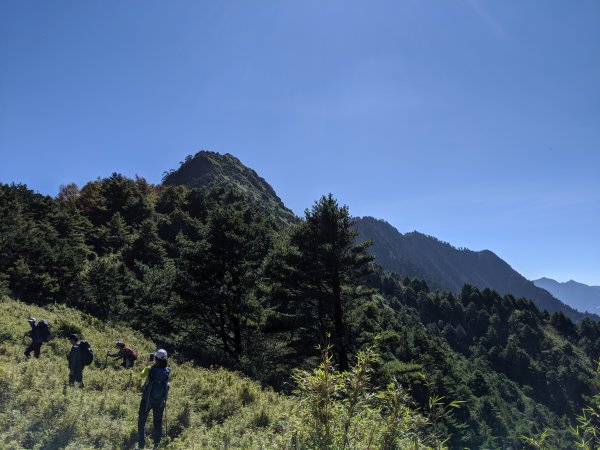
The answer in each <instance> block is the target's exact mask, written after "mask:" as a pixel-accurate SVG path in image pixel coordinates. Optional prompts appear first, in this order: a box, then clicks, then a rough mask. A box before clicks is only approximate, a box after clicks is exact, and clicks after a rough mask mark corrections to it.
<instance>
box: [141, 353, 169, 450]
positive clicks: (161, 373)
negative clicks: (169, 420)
mask: <svg viewBox="0 0 600 450" xmlns="http://www.w3.org/2000/svg"><path fill="white" fill-rule="evenodd" d="M152 356H153V357H152ZM150 359H151V360H153V363H152V365H150V366H148V367H146V368H144V370H143V371H142V376H143V377H144V378H145V383H144V386H143V388H142V400H141V401H140V410H139V415H138V448H139V449H142V448H146V442H145V439H144V428H145V426H146V419H147V418H148V413H149V412H150V410H152V418H153V427H152V438H153V440H154V446H155V447H156V446H158V444H159V443H160V440H161V439H162V421H163V412H164V410H165V407H166V404H167V394H168V393H169V386H170V385H169V373H170V372H171V369H170V368H169V367H168V366H167V352H166V350H163V349H160V350H157V351H156V353H154V355H151V357H150Z"/></svg>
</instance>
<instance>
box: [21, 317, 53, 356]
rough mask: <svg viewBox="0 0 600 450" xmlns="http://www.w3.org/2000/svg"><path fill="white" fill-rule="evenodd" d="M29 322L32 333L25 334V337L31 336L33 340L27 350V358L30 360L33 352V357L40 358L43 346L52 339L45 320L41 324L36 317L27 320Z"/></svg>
mask: <svg viewBox="0 0 600 450" xmlns="http://www.w3.org/2000/svg"><path fill="white" fill-rule="evenodd" d="M27 322H28V323H29V326H30V327H31V331H29V332H27V333H25V336H29V337H30V338H31V344H29V345H28V346H27V348H26V349H25V356H26V357H27V358H29V355H31V352H33V356H35V357H36V358H39V357H40V350H41V348H42V344H43V343H44V342H46V341H47V340H48V338H49V337H50V331H49V327H48V325H47V322H45V321H43V320H40V321H39V323H36V322H35V317H30V318H29V319H27Z"/></svg>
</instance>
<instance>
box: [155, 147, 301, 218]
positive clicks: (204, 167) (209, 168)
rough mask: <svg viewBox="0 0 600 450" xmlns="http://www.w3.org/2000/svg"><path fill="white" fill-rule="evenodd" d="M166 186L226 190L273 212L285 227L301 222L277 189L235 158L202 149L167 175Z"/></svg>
mask: <svg viewBox="0 0 600 450" xmlns="http://www.w3.org/2000/svg"><path fill="white" fill-rule="evenodd" d="M163 183H164V184H171V185H183V186H186V187H188V188H195V187H210V188H212V187H216V188H218V187H222V188H225V189H227V190H234V191H236V192H239V193H241V194H243V195H245V196H246V197H247V198H248V199H249V200H250V201H252V202H253V203H254V204H255V205H257V206H259V207H260V208H262V209H263V210H265V211H266V212H268V213H270V214H271V215H272V216H273V217H274V218H275V219H276V220H277V221H278V222H279V223H280V224H281V225H288V224H290V223H293V222H295V221H297V220H298V218H297V217H296V216H295V215H294V213H293V212H292V211H291V210H290V209H288V208H287V207H286V206H285V205H284V204H283V202H282V201H281V199H280V198H279V197H278V196H277V194H276V193H275V191H274V190H273V188H272V187H271V186H270V185H269V183H267V182H266V181H265V180H264V179H263V178H261V177H260V176H258V174H257V173H256V172H255V171H254V170H252V169H250V168H249V167H246V166H245V165H244V164H242V163H241V162H240V160H239V159H237V158H236V157H235V156H233V155H230V154H229V153H226V154H224V155H221V154H220V153H216V152H210V151H205V150H202V151H200V152H198V153H196V154H195V155H194V156H191V155H190V156H188V157H187V158H186V159H185V161H184V162H183V163H181V166H180V167H179V169H177V170H171V171H170V172H166V173H165V176H164V177H163Z"/></svg>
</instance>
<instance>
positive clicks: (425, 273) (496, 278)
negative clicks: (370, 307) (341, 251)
mask: <svg viewBox="0 0 600 450" xmlns="http://www.w3.org/2000/svg"><path fill="white" fill-rule="evenodd" d="M356 230H357V231H358V232H359V234H360V237H359V239H360V240H361V241H363V240H367V239H372V240H373V241H374V243H373V246H372V247H371V252H372V254H373V255H374V256H375V258H376V261H377V263H378V264H380V265H381V266H383V267H384V268H385V269H388V270H391V271H393V272H396V273H399V274H402V275H408V276H415V277H419V278H422V279H424V280H425V281H427V283H428V284H429V286H430V287H431V288H433V289H446V290H451V291H454V292H459V291H460V290H461V288H462V286H463V285H464V284H466V283H467V284H472V285H474V286H477V287H479V288H486V287H488V288H490V289H494V290H495V291H497V292H499V293H501V294H512V295H513V296H515V297H525V298H528V299H530V300H532V301H533V302H534V303H535V304H536V305H537V306H538V307H539V308H540V309H546V310H548V311H549V312H557V311H562V312H563V313H565V315H567V316H568V317H570V318H571V319H572V320H581V319H582V318H583V317H585V316H586V314H584V313H581V312H579V311H576V310H575V309H573V308H571V307H570V306H569V305H566V304H564V303H563V302H561V301H560V300H558V299H556V298H555V297H553V296H552V295H551V294H550V293H549V292H547V291H546V290H544V289H541V288H539V287H537V286H535V285H534V284H533V283H532V282H531V281H529V280H527V279H526V278H525V277H523V276H522V275H521V274H519V273H518V272H517V271H515V270H514V269H513V268H512V267H510V265H508V264H507V263H506V262H505V261H503V260H502V259H501V258H499V257H498V256H497V255H495V254H494V253H493V252H491V251H489V250H483V251H478V252H475V251H471V250H468V249H457V248H455V247H453V246H451V245H450V244H448V243H446V242H442V241H439V240H438V239H436V238H434V237H431V236H427V235H424V234H421V233H418V232H416V231H413V232H412V233H406V234H402V233H400V232H399V231H398V230H396V229H395V228H394V227H393V226H391V225H390V224H389V223H387V222H385V221H383V220H378V219H374V218H373V217H363V218H361V219H359V220H358V222H357V224H356ZM594 318H595V319H599V317H597V316H595V317H594Z"/></svg>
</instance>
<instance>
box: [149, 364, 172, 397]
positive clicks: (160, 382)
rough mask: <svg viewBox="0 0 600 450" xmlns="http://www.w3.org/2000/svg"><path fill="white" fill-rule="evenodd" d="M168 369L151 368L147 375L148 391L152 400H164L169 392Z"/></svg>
mask: <svg viewBox="0 0 600 450" xmlns="http://www.w3.org/2000/svg"><path fill="white" fill-rule="evenodd" d="M170 373H171V369H170V368H169V367H152V369H150V373H149V374H148V389H149V390H150V392H149V394H150V397H151V398H152V399H153V400H166V399H167V393H168V392H169V387H170V385H169V374H170Z"/></svg>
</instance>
